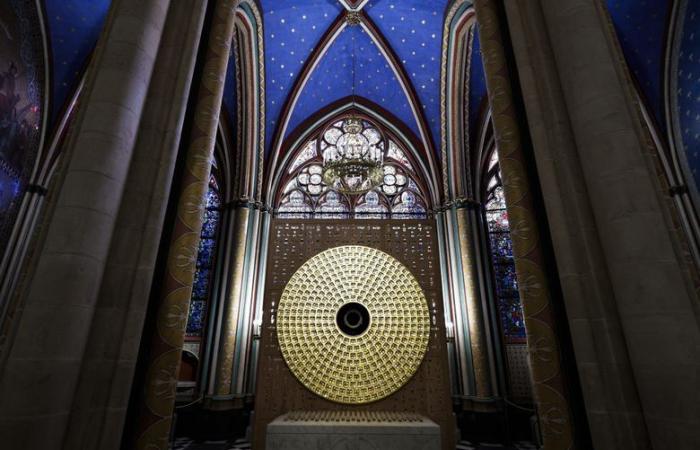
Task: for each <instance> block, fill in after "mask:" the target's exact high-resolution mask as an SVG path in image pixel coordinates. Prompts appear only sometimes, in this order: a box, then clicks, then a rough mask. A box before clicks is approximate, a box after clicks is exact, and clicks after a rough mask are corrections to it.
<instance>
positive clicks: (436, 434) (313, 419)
mask: <svg viewBox="0 0 700 450" xmlns="http://www.w3.org/2000/svg"><path fill="white" fill-rule="evenodd" d="M265 448H266V450H440V448H441V447H440V427H439V426H438V425H437V424H436V423H435V422H433V421H431V420H429V419H427V418H425V417H423V416H420V415H418V414H407V413H389V412H364V411H313V412H312V411H300V412H291V413H287V414H284V415H282V416H280V417H278V418H277V419H275V420H274V421H272V422H271V423H270V424H269V425H268V426H267V434H266V446H265Z"/></svg>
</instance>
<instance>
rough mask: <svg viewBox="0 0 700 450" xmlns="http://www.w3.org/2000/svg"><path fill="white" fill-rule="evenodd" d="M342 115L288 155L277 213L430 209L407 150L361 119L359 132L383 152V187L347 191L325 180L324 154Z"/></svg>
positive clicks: (390, 214)
mask: <svg viewBox="0 0 700 450" xmlns="http://www.w3.org/2000/svg"><path fill="white" fill-rule="evenodd" d="M346 120H347V118H346V119H341V120H337V121H334V122H333V123H331V124H330V125H328V126H327V127H325V128H324V129H323V130H322V131H321V132H320V133H319V134H317V135H316V136H314V137H312V138H311V139H309V140H308V141H307V142H306V143H305V144H304V145H302V146H301V147H300V148H299V149H298V150H297V151H296V153H295V154H294V155H293V157H292V158H291V162H290V163H289V165H288V169H287V170H286V171H285V178H284V180H283V182H282V183H281V185H280V186H281V192H280V193H279V195H278V196H277V201H276V205H275V206H276V212H277V216H278V217H284V218H288V219H310V218H317V219H346V218H357V219H384V218H386V219H388V218H394V219H420V218H425V217H426V216H427V214H428V211H429V208H428V203H427V201H426V198H427V197H426V195H425V192H426V189H425V188H424V187H423V184H422V183H421V181H420V177H419V176H418V174H417V172H416V170H415V163H414V162H413V161H412V160H411V159H410V158H409V156H408V155H409V153H408V152H407V151H406V150H404V148H403V147H402V146H401V145H400V144H399V142H398V141H397V140H396V139H394V138H393V137H392V136H390V135H389V134H388V133H387V132H386V131H385V130H382V129H381V128H380V127H378V126H377V125H375V124H374V123H372V122H370V121H368V120H365V119H363V120H362V127H363V130H362V135H363V136H364V137H365V138H367V140H368V141H369V143H370V145H372V146H376V148H377V149H379V150H380V151H382V152H383V153H384V154H385V157H384V165H383V167H382V170H383V172H384V178H383V182H382V184H381V185H379V186H378V187H376V188H374V189H372V190H370V191H368V192H365V193H361V194H345V193H343V192H342V191H343V190H342V189H340V186H335V185H328V184H326V183H325V182H324V180H323V154H324V152H326V153H327V152H328V151H329V150H330V149H332V147H334V146H335V145H336V143H338V141H339V139H340V137H341V136H342V134H343V125H344V123H345V121H346Z"/></svg>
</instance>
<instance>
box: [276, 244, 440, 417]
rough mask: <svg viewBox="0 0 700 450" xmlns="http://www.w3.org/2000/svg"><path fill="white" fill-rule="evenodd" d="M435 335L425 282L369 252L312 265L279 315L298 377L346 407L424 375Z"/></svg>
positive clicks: (325, 256) (296, 279)
mask: <svg viewBox="0 0 700 450" xmlns="http://www.w3.org/2000/svg"><path fill="white" fill-rule="evenodd" d="M429 333H430V315H429V312H428V304H427V301H426V299H425V295H424V294H423V291H422V289H421V288H420V285H419V284H418V281H417V280H416V279H415V277H414V276H413V275H412V274H411V272H409V270H408V269H407V268H406V267H405V266H404V265H403V264H401V263H400V262H399V261H397V260H396V259H395V258H393V257H392V256H390V255H388V254H386V253H384V252H382V251H379V250H376V249H372V248H369V247H362V246H344V247H336V248H332V249H330V250H326V251H324V252H322V253H319V254H318V255H316V256H314V257H313V258H311V259H309V260H308V261H307V262H306V263H305V264H304V265H303V266H301V268H299V270H297V271H296V273H294V275H292V278H291V279H290V280H289V283H287V286H286V287H285V289H284V292H283V293H282V298H281V299H280V303H279V308H278V311H277V337H278V339H279V344H280V349H281V350H282V355H283V356H284V359H285V361H286V362H287V365H288V366H289V368H290V369H291V371H292V373H293V374H294V375H295V376H296V377H297V379H298V380H299V381H300V382H301V383H302V384H303V385H304V386H306V387H307V388H308V389H310V390H311V391H313V392H315V393H316V394H318V395H320V396H322V397H324V398H327V399H328V400H332V401H335V402H339V403H347V404H360V403H369V402H373V401H376V400H380V399H382V398H384V397H387V396H389V395H391V394H392V393H394V392H396V391H397V390H399V389H400V388H401V387H402V386H403V385H404V384H406V382H407V381H408V380H409V379H410V378H411V377H412V376H413V374H415V373H416V371H417V370H418V367H419V366H420V364H421V361H422V360H423V356H424V355H425V353H426V350H427V347H428V339H429V337H430V334H429Z"/></svg>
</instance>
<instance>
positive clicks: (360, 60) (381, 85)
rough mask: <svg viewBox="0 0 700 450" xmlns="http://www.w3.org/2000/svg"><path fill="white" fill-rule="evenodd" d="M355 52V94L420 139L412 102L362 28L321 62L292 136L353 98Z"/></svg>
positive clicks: (348, 32) (348, 33)
mask: <svg viewBox="0 0 700 450" xmlns="http://www.w3.org/2000/svg"><path fill="white" fill-rule="evenodd" d="M353 49H354V51H355V54H356V57H355V67H356V70H355V72H356V75H355V89H354V94H355V95H357V96H359V97H364V98H366V99H370V100H372V101H374V102H375V103H377V104H378V105H380V106H382V107H383V108H385V109H387V110H388V111H389V112H391V113H393V114H394V115H395V116H396V117H398V118H399V119H400V120H401V121H403V123H404V124H406V125H408V126H409V128H411V130H412V131H413V132H414V133H416V135H419V129H418V124H417V123H416V121H415V119H414V116H413V112H412V110H411V106H410V105H409V103H410V100H409V99H408V98H407V97H406V95H405V94H404V92H403V90H402V88H401V85H400V84H399V82H398V80H397V79H396V76H395V75H394V74H393V72H392V70H391V68H390V67H389V63H388V61H387V60H386V59H385V58H384V56H383V55H382V53H381V52H380V51H379V49H378V48H377V46H376V45H375V43H374V42H373V41H372V39H371V38H370V36H369V35H368V34H367V32H365V30H364V29H362V28H361V27H347V28H345V29H344V30H343V31H342V32H341V33H340V35H339V36H338V37H337V38H336V40H335V41H334V42H333V44H332V45H331V47H330V48H329V49H328V51H327V52H326V53H325V54H324V55H323V57H322V58H321V60H320V62H319V64H318V67H317V68H316V70H314V72H313V74H312V75H311V78H309V81H308V83H307V84H306V86H305V87H304V89H303V90H302V91H301V95H300V97H299V98H300V101H299V102H298V104H297V105H296V107H295V108H294V111H293V113H292V116H291V120H290V122H289V127H288V129H287V130H288V133H289V131H291V130H294V129H295V128H296V127H297V126H298V125H300V124H301V123H302V122H303V121H304V120H305V119H307V118H308V117H309V116H311V115H312V114H313V113H315V112H316V111H318V109H319V108H322V107H324V106H328V105H330V104H332V103H333V102H335V101H336V100H340V99H342V98H345V97H351V96H352V95H353V57H352V54H353Z"/></svg>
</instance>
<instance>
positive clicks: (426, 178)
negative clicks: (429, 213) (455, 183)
mask: <svg viewBox="0 0 700 450" xmlns="http://www.w3.org/2000/svg"><path fill="white" fill-rule="evenodd" d="M353 112H354V113H356V114H358V115H360V116H362V117H365V118H366V119H368V120H369V121H371V122H373V123H375V124H377V125H378V126H379V127H381V128H382V129H383V130H385V131H386V133H388V134H389V135H390V136H392V139H394V140H395V141H396V142H397V143H398V144H399V145H400V146H401V147H402V148H403V149H405V150H406V153H407V155H408V156H409V158H410V160H411V161H412V162H413V164H414V167H415V172H416V175H417V177H418V178H419V179H420V180H422V182H423V183H424V186H425V188H424V192H425V203H426V205H425V206H426V208H427V209H428V210H432V209H433V208H436V207H437V206H439V205H440V201H441V193H440V189H439V186H440V174H439V173H438V172H437V170H436V167H437V161H436V160H435V155H434V153H432V152H430V151H428V150H426V149H424V148H423V147H422V145H421V143H420V142H419V141H418V139H417V138H416V136H415V135H414V134H413V133H412V132H411V131H410V129H408V127H407V126H406V125H405V124H403V123H401V121H399V120H398V119H397V118H395V117H394V116H393V115H392V114H391V113H389V112H388V111H385V110H384V109H383V108H381V107H380V106H378V105H376V104H374V103H372V102H370V101H368V100H366V99H363V98H355V99H352V98H346V99H342V100H340V101H338V102H336V103H335V104H333V105H331V106H330V107H329V108H325V109H323V110H321V111H319V112H317V113H316V114H314V115H313V116H311V117H310V118H309V119H307V120H306V121H305V122H304V123H302V124H301V125H300V126H299V127H297V129H296V130H294V131H293V132H292V133H291V134H290V135H289V137H288V138H287V139H286V140H285V142H284V143H283V145H282V147H281V150H280V152H279V157H278V158H274V159H273V160H272V163H273V164H272V165H270V166H268V170H269V171H268V172H267V175H266V179H267V183H266V191H265V202H266V204H268V205H273V206H274V205H275V202H276V199H277V196H278V193H279V191H280V189H282V188H283V186H281V184H282V182H283V180H284V179H285V169H286V168H288V167H289V165H290V164H291V162H292V158H293V157H294V156H295V155H296V152H297V151H298V150H299V149H300V148H302V147H303V146H304V145H305V143H307V142H308V141H310V140H311V138H312V136H314V135H315V134H317V133H319V132H320V131H321V128H323V127H325V126H327V125H328V124H330V123H333V122H334V121H336V120H338V118H340V117H343V116H346V115H348V114H351V113H353ZM421 149H423V150H421Z"/></svg>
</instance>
